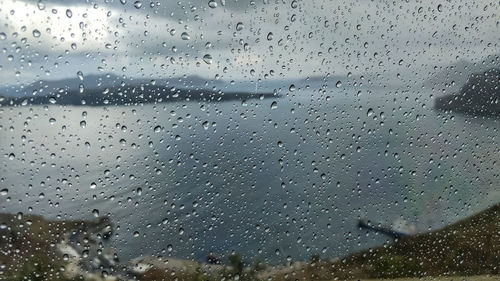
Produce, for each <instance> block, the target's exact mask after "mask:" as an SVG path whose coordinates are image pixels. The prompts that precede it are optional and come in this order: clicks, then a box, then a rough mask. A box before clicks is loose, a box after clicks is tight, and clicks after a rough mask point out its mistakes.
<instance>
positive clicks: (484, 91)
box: [435, 68, 500, 116]
mask: <svg viewBox="0 0 500 281" xmlns="http://www.w3.org/2000/svg"><path fill="white" fill-rule="evenodd" d="M435 108H436V109H439V110H445V111H453V112H460V113H465V114H471V115H479V116H500V68H492V69H489V70H487V71H485V72H482V73H474V74H472V75H471V76H470V77H469V79H468V80H467V82H466V83H465V85H464V86H462V88H461V89H460V91H459V92H458V93H455V94H451V95H446V96H443V97H439V98H437V99H436V101H435Z"/></svg>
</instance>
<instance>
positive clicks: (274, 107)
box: [271, 101, 278, 109]
mask: <svg viewBox="0 0 500 281" xmlns="http://www.w3.org/2000/svg"><path fill="white" fill-rule="evenodd" d="M276 108H278V102H277V101H273V102H272V103H271V109H276Z"/></svg>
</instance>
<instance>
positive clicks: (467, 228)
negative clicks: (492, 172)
mask: <svg viewBox="0 0 500 281" xmlns="http://www.w3.org/2000/svg"><path fill="white" fill-rule="evenodd" d="M0 221H1V223H2V229H0V232H1V238H2V239H1V240H0V241H1V242H0V243H1V244H0V247H1V250H2V253H5V254H4V255H2V256H0V262H1V264H2V275H3V276H2V277H5V278H4V279H5V280H12V281H21V280H82V279H83V277H82V276H77V277H75V278H74V279H71V278H68V277H67V276H66V275H65V274H64V272H65V266H66V263H65V261H63V259H62V257H61V256H60V254H58V253H57V251H56V248H57V247H56V246H55V244H56V243H57V242H58V241H60V239H61V237H62V236H63V234H64V233H67V232H69V231H82V229H88V224H89V223H88V222H82V221H80V222H79V221H61V222H51V221H47V220H44V219H43V218H42V217H40V216H33V215H30V216H20V215H6V214H1V215H0ZM191 264H193V265H191V266H189V267H188V266H186V269H183V270H180V269H176V270H174V269H172V268H170V269H167V268H157V267H152V268H149V269H148V270H147V271H146V272H144V273H143V274H141V275H140V276H137V277H136V279H140V280H144V281H149V280H179V281H180V280H194V281H199V280H236V279H237V280H242V281H253V280H276V281H285V280H353V279H354V280H358V279H368V278H403V277H405V278H409V277H418V278H422V277H424V278H428V277H446V276H473V275H474V276H476V275H499V274H500V267H499V265H500V205H496V206H493V207H491V208H489V209H487V210H485V211H483V212H481V213H479V214H477V215H474V216H472V217H470V218H468V219H465V220H462V221H459V222H457V223H455V224H453V225H451V226H448V227H445V228H443V229H441V230H437V231H433V232H429V233H425V234H420V235H416V236H412V237H407V238H404V239H401V240H399V241H395V242H393V243H389V244H386V245H383V246H381V247H377V248H373V249H368V250H364V251H361V252H358V253H355V254H352V255H349V256H347V257H345V258H343V259H341V260H336V261H331V260H322V259H321V258H320V257H319V256H317V255H316V256H312V257H311V259H310V260H309V261H307V262H303V263H296V264H292V265H290V266H277V267H266V266H265V265H263V264H262V263H260V262H258V261H254V262H251V263H249V262H245V261H244V259H243V258H242V256H241V255H239V254H232V255H230V256H229V258H228V261H227V266H221V265H201V264H197V263H193V262H191ZM486 278H488V277H486ZM86 279H88V278H86Z"/></svg>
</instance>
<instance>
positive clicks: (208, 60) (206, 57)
mask: <svg viewBox="0 0 500 281" xmlns="http://www.w3.org/2000/svg"><path fill="white" fill-rule="evenodd" d="M203 61H204V62H205V63H206V64H212V56H211V55H209V54H206V55H204V56H203Z"/></svg>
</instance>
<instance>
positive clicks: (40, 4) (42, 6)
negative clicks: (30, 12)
mask: <svg viewBox="0 0 500 281" xmlns="http://www.w3.org/2000/svg"><path fill="white" fill-rule="evenodd" d="M37 6H38V10H40V11H43V10H45V3H43V2H42V1H41V0H40V1H38V5H37Z"/></svg>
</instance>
